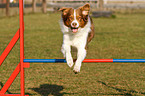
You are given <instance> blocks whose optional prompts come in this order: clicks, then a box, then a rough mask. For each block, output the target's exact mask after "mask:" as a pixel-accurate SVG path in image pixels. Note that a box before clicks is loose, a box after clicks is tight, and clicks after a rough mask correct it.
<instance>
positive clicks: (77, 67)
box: [73, 65, 81, 74]
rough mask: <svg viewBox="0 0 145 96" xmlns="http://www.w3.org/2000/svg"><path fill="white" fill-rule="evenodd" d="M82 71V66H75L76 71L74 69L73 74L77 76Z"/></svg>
mask: <svg viewBox="0 0 145 96" xmlns="http://www.w3.org/2000/svg"><path fill="white" fill-rule="evenodd" d="M80 69H81V67H80V66H76V65H75V66H74V69H73V72H74V73H75V74H77V73H79V72H80Z"/></svg>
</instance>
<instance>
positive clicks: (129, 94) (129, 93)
mask: <svg viewBox="0 0 145 96" xmlns="http://www.w3.org/2000/svg"><path fill="white" fill-rule="evenodd" d="M98 83H101V84H102V85H104V86H106V87H108V88H112V89H115V90H117V91H118V92H120V94H116V93H114V94H113V93H112V94H106V95H124V96H133V95H132V94H133V93H136V94H137V93H140V94H142V95H145V93H142V92H137V91H134V90H126V89H120V88H116V87H112V86H109V85H107V84H106V83H104V82H102V81H98Z"/></svg>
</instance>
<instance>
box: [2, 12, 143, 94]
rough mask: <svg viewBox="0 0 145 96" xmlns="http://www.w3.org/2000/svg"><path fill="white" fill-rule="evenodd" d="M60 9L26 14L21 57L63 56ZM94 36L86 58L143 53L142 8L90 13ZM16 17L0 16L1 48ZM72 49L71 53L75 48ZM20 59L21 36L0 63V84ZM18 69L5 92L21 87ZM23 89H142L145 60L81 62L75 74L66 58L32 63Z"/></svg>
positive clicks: (135, 91) (92, 91)
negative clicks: (136, 11) (137, 11)
mask: <svg viewBox="0 0 145 96" xmlns="http://www.w3.org/2000/svg"><path fill="white" fill-rule="evenodd" d="M59 19H60V14H58V13H55V14H27V15H25V17H24V21H25V57H26V58H28V59H31V58H34V59H36V58H41V59H42V58H44V59H46V58H63V55H62V53H61V52H60V48H61V44H62V33H61V32H60V27H59ZM93 21H94V25H95V32H96V34H95V38H94V39H93V41H92V42H91V43H90V44H89V50H88V54H87V57H86V58H98V59H101V58H104V59H112V58H114V59H133V58H134V59H145V14H116V18H93ZM18 25H19V17H18V16H14V17H9V18H8V17H4V18H0V54H1V53H2V52H3V50H4V49H5V48H6V46H7V44H8V43H9V41H10V40H11V38H12V37H13V36H14V34H15V33H16V31H17V30H18V28H19V27H18ZM73 54H75V53H73ZM18 63H19V42H18V43H17V44H16V45H15V47H14V48H13V50H12V51H11V52H10V54H9V55H8V57H7V58H6V60H5V61H4V62H3V64H2V66H0V89H1V88H2V86H3V85H4V84H5V82H6V80H7V79H8V78H9V76H10V75H11V73H12V72H13V70H14V69H15V67H16V66H17V64H18ZM19 83H20V75H18V77H17V78H16V80H15V81H14V82H13V84H12V86H11V87H10V88H9V90H8V91H7V93H20V84H19ZM25 88H26V90H25V91H26V94H29V95H31V96H96V95H97V96H102V95H104V96H105V95H109V96H111V95H112V96H114V95H117V96H141V95H145V64H143V63H138V64H137V63H87V64H86V63H85V64H83V65H82V69H81V72H80V73H79V74H77V75H76V74H74V73H73V72H72V69H70V68H69V67H68V66H67V65H66V64H31V65H30V68H28V69H25Z"/></svg>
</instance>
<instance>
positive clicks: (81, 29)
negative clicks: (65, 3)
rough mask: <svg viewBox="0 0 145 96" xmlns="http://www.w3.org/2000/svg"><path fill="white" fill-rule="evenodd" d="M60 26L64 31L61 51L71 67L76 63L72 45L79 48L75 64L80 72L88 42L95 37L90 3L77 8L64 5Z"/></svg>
mask: <svg viewBox="0 0 145 96" xmlns="http://www.w3.org/2000/svg"><path fill="white" fill-rule="evenodd" d="M59 11H61V12H62V15H61V20H60V27H61V31H62V33H63V44H62V47H61V52H62V53H63V55H64V57H65V58H66V62H67V64H68V66H69V67H72V66H73V64H74V61H73V58H72V55H71V47H75V48H76V49H77V59H76V62H75V65H74V69H73V71H74V73H78V72H80V69H81V65H82V61H83V60H84V59H85V57H86V54H87V52H86V50H87V45H88V43H89V42H90V41H91V40H92V38H93V37H94V25H93V21H92V19H91V17H90V16H89V12H90V4H89V3H87V4H85V5H84V6H81V7H79V8H77V9H73V8H67V7H62V8H60V9H59Z"/></svg>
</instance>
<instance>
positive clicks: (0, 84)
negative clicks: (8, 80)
mask: <svg viewBox="0 0 145 96" xmlns="http://www.w3.org/2000/svg"><path fill="white" fill-rule="evenodd" d="M0 86H1V88H3V86H4V84H3V83H2V82H0ZM0 90H1V89H0ZM6 92H7V93H8V94H12V93H11V92H10V91H9V90H7V91H6Z"/></svg>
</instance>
